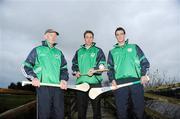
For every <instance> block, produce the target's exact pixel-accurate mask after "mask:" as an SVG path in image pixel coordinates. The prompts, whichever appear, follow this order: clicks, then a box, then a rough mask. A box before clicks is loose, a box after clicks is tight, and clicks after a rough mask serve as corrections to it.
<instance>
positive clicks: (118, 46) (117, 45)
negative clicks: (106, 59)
mask: <svg viewBox="0 0 180 119" xmlns="http://www.w3.org/2000/svg"><path fill="white" fill-rule="evenodd" d="M128 42H129V40H128V39H127V40H126V41H125V44H124V45H123V46H120V45H119V43H116V44H115V45H114V47H116V48H124V47H126V46H127V44H128Z"/></svg>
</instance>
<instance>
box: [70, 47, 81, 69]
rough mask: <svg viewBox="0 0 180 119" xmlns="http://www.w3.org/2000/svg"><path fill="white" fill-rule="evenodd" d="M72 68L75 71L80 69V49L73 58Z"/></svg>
mask: <svg viewBox="0 0 180 119" xmlns="http://www.w3.org/2000/svg"><path fill="white" fill-rule="evenodd" d="M71 68H72V70H73V72H78V71H79V66H78V50H77V51H76V54H75V55H74V57H73V59H72V67H71Z"/></svg>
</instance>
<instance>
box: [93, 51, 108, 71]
mask: <svg viewBox="0 0 180 119" xmlns="http://www.w3.org/2000/svg"><path fill="white" fill-rule="evenodd" d="M105 63H106V58H105V55H104V52H103V51H102V49H101V48H99V51H98V54H97V58H96V67H94V69H99V65H100V64H103V65H105Z"/></svg>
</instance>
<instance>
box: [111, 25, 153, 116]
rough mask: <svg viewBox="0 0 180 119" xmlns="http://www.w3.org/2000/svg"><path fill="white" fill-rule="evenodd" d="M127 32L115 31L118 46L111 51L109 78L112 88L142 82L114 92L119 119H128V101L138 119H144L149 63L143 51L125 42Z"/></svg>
mask: <svg viewBox="0 0 180 119" xmlns="http://www.w3.org/2000/svg"><path fill="white" fill-rule="evenodd" d="M125 34H126V32H125V30H124V28H122V27H119V28H117V29H116V30H115V36H116V39H117V42H118V43H117V44H115V45H114V48H113V49H112V50H110V51H109V55H108V69H109V72H108V77H109V80H110V82H111V83H112V86H114V87H116V86H117V85H118V84H124V83H128V82H134V81H138V80H141V84H136V85H132V86H128V87H123V88H119V89H116V90H114V95H115V102H116V107H117V108H116V109H117V115H118V118H119V119H127V118H128V113H127V108H128V103H129V102H128V99H129V98H130V99H131V100H132V103H133V107H132V110H133V112H134V113H135V115H134V116H135V117H136V118H137V119H143V117H144V89H143V84H146V83H147V81H148V80H147V77H146V74H147V71H148V68H149V66H150V65H149V62H148V60H147V58H146V57H145V55H144V53H143V51H142V50H141V49H140V47H139V46H138V45H136V44H129V43H128V41H127V40H126V41H125Z"/></svg>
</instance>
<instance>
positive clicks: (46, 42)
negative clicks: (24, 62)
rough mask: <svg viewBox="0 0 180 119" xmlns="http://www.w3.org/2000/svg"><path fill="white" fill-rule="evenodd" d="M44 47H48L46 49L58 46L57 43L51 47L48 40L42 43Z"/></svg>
mask: <svg viewBox="0 0 180 119" xmlns="http://www.w3.org/2000/svg"><path fill="white" fill-rule="evenodd" d="M42 45H43V46H46V47H49V48H54V47H55V46H56V45H57V43H54V44H53V47H51V46H50V43H49V42H48V41H47V40H44V41H42Z"/></svg>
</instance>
